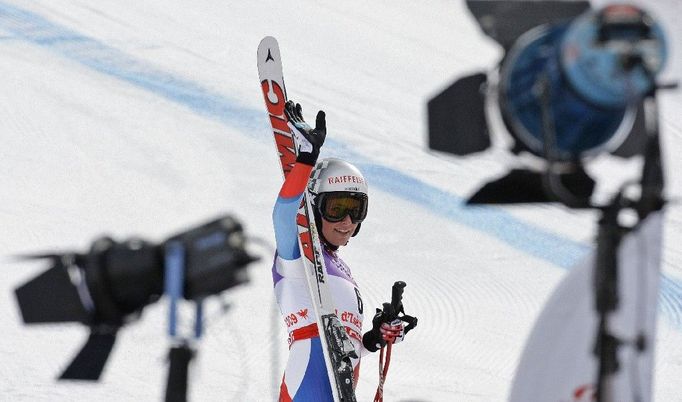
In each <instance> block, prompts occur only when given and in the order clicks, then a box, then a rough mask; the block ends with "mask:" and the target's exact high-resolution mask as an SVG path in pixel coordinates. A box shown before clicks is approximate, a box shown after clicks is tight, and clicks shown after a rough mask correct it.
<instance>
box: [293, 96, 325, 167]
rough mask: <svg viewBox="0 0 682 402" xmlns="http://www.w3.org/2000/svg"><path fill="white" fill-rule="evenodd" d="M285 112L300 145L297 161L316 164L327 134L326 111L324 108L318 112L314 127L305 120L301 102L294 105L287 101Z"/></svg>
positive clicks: (295, 138) (295, 139) (311, 164)
mask: <svg viewBox="0 0 682 402" xmlns="http://www.w3.org/2000/svg"><path fill="white" fill-rule="evenodd" d="M284 114H286V115H287V119H288V120H289V123H288V125H289V128H290V129H291V133H292V134H293V135H294V141H295V142H296V145H297V146H298V152H297V156H296V162H301V163H305V164H306V165H310V166H315V162H317V157H318V156H319V155H320V147H322V144H324V139H325V137H326V136H327V123H326V121H325V118H324V117H325V114H324V112H323V111H322V110H320V111H319V112H317V118H316V119H315V128H314V129H313V128H311V127H310V125H308V123H306V122H305V120H303V113H302V108H301V105H300V104H299V103H296V105H295V106H294V102H292V101H287V103H286V104H285V105H284Z"/></svg>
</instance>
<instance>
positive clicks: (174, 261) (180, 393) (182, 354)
mask: <svg viewBox="0 0 682 402" xmlns="http://www.w3.org/2000/svg"><path fill="white" fill-rule="evenodd" d="M165 251H166V254H165V258H166V275H165V293H166V294H167V295H168V298H169V317H168V336H169V339H170V341H171V347H170V351H169V360H170V364H169V368H168V380H167V383H166V399H165V400H166V402H186V401H187V389H188V384H189V382H188V380H189V363H190V361H191V360H192V359H193V358H194V356H195V355H196V350H195V348H194V344H195V343H196V342H197V341H198V340H199V338H200V337H201V333H202V328H203V323H202V322H203V305H202V302H201V301H196V302H195V303H196V310H195V313H196V316H195V321H194V334H193V338H191V339H188V338H185V337H182V336H181V335H179V334H178V328H177V327H178V302H179V301H180V300H181V299H182V297H183V286H184V283H185V278H184V272H185V249H184V247H183V246H182V243H180V242H179V241H172V242H169V243H168V245H167V246H166V250H165Z"/></svg>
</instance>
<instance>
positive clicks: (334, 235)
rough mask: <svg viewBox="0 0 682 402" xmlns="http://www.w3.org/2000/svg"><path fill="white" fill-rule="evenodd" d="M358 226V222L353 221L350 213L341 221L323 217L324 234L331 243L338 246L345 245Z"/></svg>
mask: <svg viewBox="0 0 682 402" xmlns="http://www.w3.org/2000/svg"><path fill="white" fill-rule="evenodd" d="M357 227H358V223H353V222H352V221H351V220H350V216H349V215H346V217H345V218H343V220H342V221H339V222H329V221H328V220H326V219H324V218H322V234H323V235H324V238H325V239H327V241H328V242H329V243H331V244H332V245H334V246H336V247H339V246H345V245H346V243H348V240H350V238H351V236H353V233H355V229H356V228H357Z"/></svg>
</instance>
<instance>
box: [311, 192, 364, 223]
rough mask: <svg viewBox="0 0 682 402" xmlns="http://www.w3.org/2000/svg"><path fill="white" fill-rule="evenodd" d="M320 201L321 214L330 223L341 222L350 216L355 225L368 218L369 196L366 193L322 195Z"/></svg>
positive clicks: (331, 193)
mask: <svg viewBox="0 0 682 402" xmlns="http://www.w3.org/2000/svg"><path fill="white" fill-rule="evenodd" d="M318 201H319V202H318V203H319V211H320V214H321V215H322V217H323V218H324V219H325V220H327V221H329V222H341V221H342V220H344V219H345V218H346V215H349V216H350V220H351V221H352V222H353V223H359V222H362V221H363V220H364V219H365V217H366V216H367V194H364V193H349V192H345V191H339V192H330V193H322V194H320V197H319V200H318Z"/></svg>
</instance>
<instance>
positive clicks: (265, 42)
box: [258, 36, 277, 48]
mask: <svg viewBox="0 0 682 402" xmlns="http://www.w3.org/2000/svg"><path fill="white" fill-rule="evenodd" d="M273 45H274V46H277V39H275V37H274V36H266V37H264V38H263V39H261V40H260V44H259V45H258V47H259V48H260V47H264V46H273Z"/></svg>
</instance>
